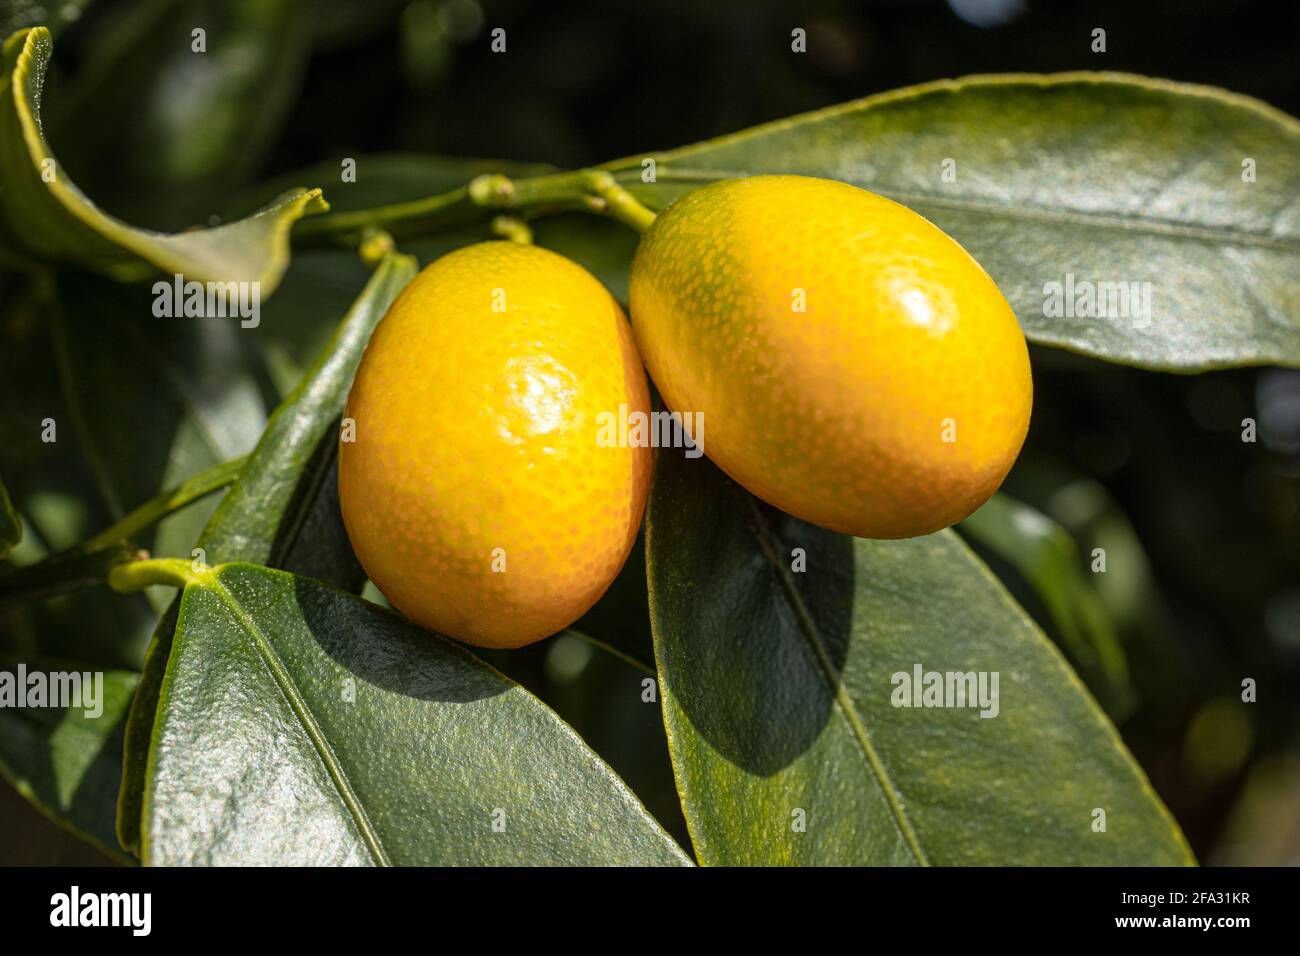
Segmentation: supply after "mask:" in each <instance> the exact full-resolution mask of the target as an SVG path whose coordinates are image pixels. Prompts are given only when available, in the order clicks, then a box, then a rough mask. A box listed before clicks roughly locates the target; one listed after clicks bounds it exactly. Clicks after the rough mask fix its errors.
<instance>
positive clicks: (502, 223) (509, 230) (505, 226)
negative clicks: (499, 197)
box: [492, 216, 533, 246]
mask: <svg viewBox="0 0 1300 956" xmlns="http://www.w3.org/2000/svg"><path fill="white" fill-rule="evenodd" d="M492 232H493V234H494V235H498V236H500V237H501V238H502V239H509V240H510V241H511V242H517V243H519V245H521V246H531V245H532V244H533V231H532V230H531V229H529V228H528V223H526V222H524V221H523V220H522V219H520V218H519V217H518V216H497V217H496V218H495V219H493V220H492Z"/></svg>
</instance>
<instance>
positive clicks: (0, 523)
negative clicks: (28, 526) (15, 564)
mask: <svg viewBox="0 0 1300 956" xmlns="http://www.w3.org/2000/svg"><path fill="white" fill-rule="evenodd" d="M22 539H23V523H22V521H20V520H19V518H18V514H17V512H15V511H14V505H13V502H12V501H10V500H9V492H8V491H6V490H5V484H4V482H3V481H0V561H2V560H4V559H5V558H7V557H8V556H9V552H10V551H12V550H13V547H14V545H16V544H17V543H18V542H19V541H21V540H22Z"/></svg>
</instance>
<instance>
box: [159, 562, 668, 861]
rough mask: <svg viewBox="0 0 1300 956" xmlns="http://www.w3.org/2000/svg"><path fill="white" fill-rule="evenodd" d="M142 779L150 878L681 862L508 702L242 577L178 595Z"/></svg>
mask: <svg viewBox="0 0 1300 956" xmlns="http://www.w3.org/2000/svg"><path fill="white" fill-rule="evenodd" d="M232 687H237V688H238V693H231V688H232ZM150 765H151V775H150V778H149V781H148V785H147V790H146V793H145V803H144V844H143V847H144V853H143V860H144V862H145V863H150V864H162V865H174V864H194V863H209V864H233V863H239V864H241V865H248V864H266V865H329V864H416V865H439V864H441V865H449V864H496V865H500V864H539V863H560V864H613V863H622V864H637V865H646V864H682V863H686V862H687V859H686V857H685V855H684V854H683V853H682V852H681V850H680V849H679V848H678V847H677V846H676V845H675V844H674V843H673V842H672V840H671V839H670V838H669V837H668V836H667V834H665V833H664V832H663V830H662V829H661V828H660V827H659V826H658V824H656V823H655V822H654V820H653V819H652V818H651V817H650V816H649V814H647V813H646V811H645V809H644V808H643V807H642V806H641V804H640V803H639V802H638V801H637V799H636V797H635V796H634V795H633V794H632V793H631V791H629V790H628V789H627V788H626V787H625V786H624V785H623V783H622V781H620V780H619V779H618V777H617V776H616V775H615V774H614V772H613V771H612V770H610V769H609V768H608V767H607V766H606V765H605V764H604V763H603V762H601V760H600V759H599V758H598V757H597V756H596V755H595V754H594V753H592V752H591V751H590V750H589V749H588V748H587V747H586V745H585V744H583V743H582V741H581V740H580V739H579V738H578V736H577V735H576V734H574V733H573V731H572V730H571V729H570V728H569V727H568V726H567V725H565V724H564V723H563V722H562V721H561V720H560V719H559V718H558V717H556V716H555V714H554V713H553V712H552V711H550V710H549V709H548V708H546V707H545V706H544V705H543V704H542V703H541V702H540V701H538V700H537V699H536V698H534V697H533V696H532V695H530V694H529V693H528V692H527V691H525V690H524V689H523V688H522V687H520V686H519V685H517V684H514V683H513V682H511V681H509V680H507V679H506V678H504V677H503V676H502V675H500V674H499V673H497V672H496V671H494V670H492V669H491V668H490V667H488V666H487V665H486V664H483V663H482V662H480V661H479V660H478V659H477V658H476V657H474V656H473V655H472V654H470V653H469V652H468V651H466V650H464V649H463V648H461V647H459V646H457V645H454V644H452V643H451V642H449V641H446V640H444V639H442V638H440V637H438V636H436V635H434V634H430V633H428V632H425V631H421V630H420V629H418V628H416V627H414V626H413V625H410V624H408V623H406V622H405V621H403V620H402V619H401V618H399V617H398V616H397V615H395V614H393V613H391V612H389V611H386V610H383V609H381V608H378V607H376V606H374V605H372V604H370V603H368V602H366V601H363V600H361V599H360V598H357V597H354V596H353V595H350V594H345V593H343V592H341V591H336V590H334V589H332V588H328V587H326V586H324V585H322V584H319V583H317V582H315V581H311V580H308V579H306V578H300V577H295V576H293V575H290V574H285V573H283V572H277V571H270V570H268V569H265V568H260V567H255V566H253V565H226V566H223V567H220V568H217V569H215V570H212V571H210V572H208V573H206V574H205V575H201V576H200V577H199V579H198V580H196V581H195V582H193V583H190V584H189V585H188V586H187V587H186V588H185V593H184V597H183V599H182V602H181V613H180V621H179V624H178V627H177V636H176V647H175V650H174V651H173V653H172V659H171V662H170V664H169V665H168V668H167V676H166V680H165V682H164V684H163V688H162V699H161V701H160V710H159V717H158V725H157V728H156V730H155V735H154V747H153V751H152V754H151V762H150ZM494 823H496V824H497V829H494ZM502 824H504V827H503V828H501V825H502Z"/></svg>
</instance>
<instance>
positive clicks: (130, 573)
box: [108, 558, 207, 594]
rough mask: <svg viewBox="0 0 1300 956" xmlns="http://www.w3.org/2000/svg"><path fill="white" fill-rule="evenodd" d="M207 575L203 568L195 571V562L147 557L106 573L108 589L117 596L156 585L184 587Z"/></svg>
mask: <svg viewBox="0 0 1300 956" xmlns="http://www.w3.org/2000/svg"><path fill="white" fill-rule="evenodd" d="M206 573H207V571H206V569H204V570H203V571H198V570H195V566H194V562H192V561H187V560H185V559H184V558H146V559H144V560H142V561H127V562H124V563H123V564H118V565H114V566H113V569H112V570H111V571H109V572H108V586H109V587H111V588H112V589H113V590H114V591H117V592H118V593H119V594H130V593H132V592H134V591H142V590H144V589H145V588H147V587H151V586H153V585H155V584H161V585H164V586H166V587H173V588H183V587H185V585H187V584H192V583H193V582H195V581H198V580H201V579H202V578H203V577H204V576H205V575H206Z"/></svg>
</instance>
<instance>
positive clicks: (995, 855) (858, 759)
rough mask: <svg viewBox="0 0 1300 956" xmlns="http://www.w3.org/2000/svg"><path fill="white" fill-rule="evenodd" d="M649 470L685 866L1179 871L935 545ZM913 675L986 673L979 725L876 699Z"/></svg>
mask: <svg viewBox="0 0 1300 956" xmlns="http://www.w3.org/2000/svg"><path fill="white" fill-rule="evenodd" d="M658 457H659V461H658V463H657V466H656V472H655V478H654V484H653V487H652V490H651V497H650V505H649V514H648V518H647V540H646V553H647V563H648V567H649V575H650V612H651V621H652V625H653V627H654V634H655V657H656V660H657V662H658V668H659V674H660V681H661V684H662V694H663V700H664V722H665V725H666V727H667V730H668V739H669V747H670V750H671V753H672V757H673V764H674V769H675V772H676V775H677V782H678V790H679V792H680V793H681V796H682V804H683V808H684V810H685V814H686V819H687V822H688V824H689V826H690V830H691V836H692V839H693V841H694V843H695V850H696V854H697V856H698V858H699V860H700V862H701V863H706V864H790V863H797V864H885V865H887V864H909V865H910V864H918V863H922V864H923V863H929V864H938V865H958V864H1029V865H1064V864H1069V865H1077V864H1166V865H1168V864H1179V863H1191V862H1193V859H1192V856H1191V853H1190V851H1189V849H1188V847H1187V844H1186V842H1185V841H1184V840H1183V837H1182V835H1181V833H1180V832H1179V831H1178V828H1177V825H1176V824H1175V823H1174V821H1173V819H1172V817H1170V815H1169V813H1168V811H1167V810H1165V808H1164V806H1163V805H1162V804H1161V802H1160V800H1159V799H1158V798H1157V797H1156V795H1155V794H1154V793H1153V792H1152V790H1151V787H1150V785H1149V784H1148V782H1147V780H1146V778H1145V777H1144V775H1143V773H1142V771H1141V770H1140V769H1139V767H1138V766H1137V764H1136V763H1135V762H1134V761H1133V758H1132V757H1131V756H1130V755H1129V754H1128V752H1127V751H1126V750H1125V749H1124V746H1123V744H1122V743H1121V741H1120V739H1119V736H1118V734H1117V733H1116V732H1115V729H1114V727H1112V726H1111V724H1110V722H1109V721H1108V720H1107V719H1106V717H1105V716H1104V715H1103V714H1102V712H1101V711H1100V710H1099V709H1098V707H1097V706H1096V704H1095V703H1094V702H1093V700H1092V699H1091V698H1090V697H1089V696H1088V694H1087V692H1086V691H1085V690H1084V689H1083V687H1082V686H1081V685H1080V683H1079V681H1078V678H1076V677H1075V676H1074V674H1073V673H1072V672H1071V671H1070V670H1069V668H1068V666H1067V665H1066V663H1065V662H1064V660H1063V659H1062V658H1061V656H1060V654H1059V653H1058V652H1057V650H1056V649H1055V648H1054V647H1053V646H1052V645H1051V644H1050V643H1049V642H1048V641H1047V640H1046V638H1045V637H1044V636H1043V635H1042V633H1041V632H1040V631H1039V630H1038V628H1037V627H1036V626H1035V625H1034V624H1033V622H1032V621H1031V620H1030V619H1029V618H1028V617H1027V616H1026V615H1025V614H1024V612H1023V611H1021V609H1020V608H1019V607H1017V606H1016V604H1015V603H1014V602H1013V601H1012V600H1011V599H1010V597H1009V596H1008V595H1007V594H1006V592H1005V591H1004V590H1003V588H1002V587H1001V585H1000V584H999V583H998V582H997V581H996V579H995V578H993V576H992V575H991V574H989V572H988V571H987V569H986V568H984V566H983V565H981V564H980V563H979V561H978V560H977V559H976V558H975V557H974V556H973V555H972V554H971V553H970V552H969V551H968V550H967V549H966V547H965V546H964V545H963V544H962V543H961V542H960V540H959V539H958V538H957V537H956V535H954V534H953V533H952V532H951V531H944V532H941V533H939V534H936V535H931V536H928V537H924V538H914V539H911V540H905V541H868V540H864V539H854V538H848V537H844V536H841V535H836V534H832V533H831V532H828V531H824V530H822V529H819V528H816V527H813V526H812V525H808V524H804V523H802V522H800V521H797V520H796V519H794V518H791V517H789V516H787V515H784V514H782V513H780V512H777V511H775V510H773V509H771V508H768V507H767V506H765V505H762V504H761V503H759V502H758V501H757V500H756V499H754V498H752V497H751V496H750V495H748V494H747V493H745V492H744V491H743V490H741V489H740V488H739V486H736V485H734V484H733V483H731V482H730V481H729V480H728V479H726V478H725V477H724V476H723V475H722V473H721V472H719V471H718V470H717V469H716V468H715V467H713V466H712V465H711V464H709V463H708V462H707V460H706V459H697V460H695V461H689V460H686V459H683V458H681V457H678V456H671V455H667V454H661V455H659V456H658ZM795 549H803V552H804V554H805V555H806V562H807V565H806V570H802V571H800V570H796V568H797V564H796V561H797V558H798V555H797V553H796V551H795ZM917 667H920V668H922V670H923V671H925V672H941V673H947V672H954V673H970V672H974V673H975V674H976V675H978V674H979V673H981V672H983V673H986V674H988V675H989V676H988V678H987V681H988V683H986V685H985V686H986V688H991V686H992V685H991V674H992V673H994V672H996V673H997V674H998V675H999V683H998V691H999V694H998V708H997V713H996V716H992V717H989V718H983V717H981V716H980V714H981V713H982V712H984V710H982V709H981V708H978V707H969V706H967V707H948V708H910V707H895V706H894V700H895V699H897V693H898V691H897V688H896V684H895V677H894V675H896V674H901V675H903V677H904V678H906V680H907V682H908V684H909V686H910V682H911V678H912V676H913V674H914V669H915V668H917ZM987 709H988V711H989V712H991V710H992V708H987ZM1097 808H1100V809H1101V810H1104V811H1105V814H1106V830H1105V832H1094V831H1093V829H1092V827H1093V823H1094V819H1095V818H1094V811H1095V810H1096V809H1097ZM800 822H803V823H804V824H805V832H800V831H799V830H798V828H797V827H796V826H795V824H798V823H800Z"/></svg>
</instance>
